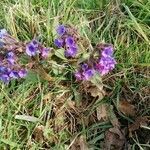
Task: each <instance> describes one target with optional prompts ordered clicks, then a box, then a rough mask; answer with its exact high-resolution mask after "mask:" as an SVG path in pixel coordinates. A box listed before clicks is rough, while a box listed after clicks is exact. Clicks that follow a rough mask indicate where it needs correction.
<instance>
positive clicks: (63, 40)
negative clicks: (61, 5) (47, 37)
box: [54, 25, 78, 58]
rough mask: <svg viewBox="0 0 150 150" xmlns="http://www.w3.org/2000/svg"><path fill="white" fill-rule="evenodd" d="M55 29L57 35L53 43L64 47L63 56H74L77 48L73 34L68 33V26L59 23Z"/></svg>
mask: <svg viewBox="0 0 150 150" xmlns="http://www.w3.org/2000/svg"><path fill="white" fill-rule="evenodd" d="M56 31H57V34H58V35H59V37H58V38H57V39H55V41H54V44H55V45H56V46H57V47H58V48H64V49H65V57H67V58H74V57H75V56H76V54H77V50H78V48H77V44H76V38H75V37H74V35H72V34H70V33H69V27H67V26H64V25H59V26H58V28H57V29H56Z"/></svg>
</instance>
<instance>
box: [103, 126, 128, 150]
mask: <svg viewBox="0 0 150 150" xmlns="http://www.w3.org/2000/svg"><path fill="white" fill-rule="evenodd" d="M125 141H126V139H125V135H124V134H123V133H122V132H121V130H120V129H119V128H118V127H114V128H110V129H109V130H108V131H106V133H105V142H104V150H112V149H114V150H122V149H123V147H124V144H125Z"/></svg>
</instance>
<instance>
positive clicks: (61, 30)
mask: <svg viewBox="0 0 150 150" xmlns="http://www.w3.org/2000/svg"><path fill="white" fill-rule="evenodd" d="M56 31H57V33H58V34H59V35H63V34H64V33H65V32H66V29H65V26H64V25H59V26H58V27H57V29H56Z"/></svg>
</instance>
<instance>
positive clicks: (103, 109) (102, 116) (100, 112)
mask: <svg viewBox="0 0 150 150" xmlns="http://www.w3.org/2000/svg"><path fill="white" fill-rule="evenodd" d="M107 111H108V105H107V104H101V105H100V106H98V107H97V108H96V114H97V119H98V120H99V121H100V120H103V121H106V120H108V112H107Z"/></svg>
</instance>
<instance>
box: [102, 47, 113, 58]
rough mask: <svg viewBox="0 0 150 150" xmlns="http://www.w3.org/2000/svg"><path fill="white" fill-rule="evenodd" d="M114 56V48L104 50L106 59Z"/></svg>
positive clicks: (103, 53)
mask: <svg viewBox="0 0 150 150" xmlns="http://www.w3.org/2000/svg"><path fill="white" fill-rule="evenodd" d="M112 55H113V47H112V46H108V47H105V48H104V49H103V51H102V56H104V57H106V56H112Z"/></svg>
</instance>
